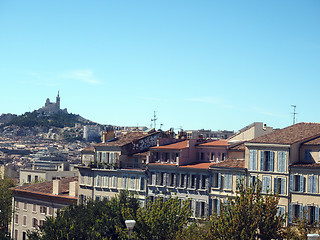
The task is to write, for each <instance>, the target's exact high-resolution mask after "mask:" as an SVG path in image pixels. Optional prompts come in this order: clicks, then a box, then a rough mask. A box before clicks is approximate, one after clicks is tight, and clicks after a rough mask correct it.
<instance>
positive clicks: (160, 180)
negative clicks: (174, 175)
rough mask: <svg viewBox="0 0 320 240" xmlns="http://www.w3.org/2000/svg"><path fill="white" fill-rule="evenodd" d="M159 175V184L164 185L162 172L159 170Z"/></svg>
mask: <svg viewBox="0 0 320 240" xmlns="http://www.w3.org/2000/svg"><path fill="white" fill-rule="evenodd" d="M159 177H160V179H159V185H160V186H163V185H164V172H161V173H160V174H159Z"/></svg>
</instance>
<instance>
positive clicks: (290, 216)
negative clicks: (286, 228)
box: [288, 203, 293, 223]
mask: <svg viewBox="0 0 320 240" xmlns="http://www.w3.org/2000/svg"><path fill="white" fill-rule="evenodd" d="M292 208H293V206H292V204H291V203H290V204H289V211H288V222H289V223H292Z"/></svg>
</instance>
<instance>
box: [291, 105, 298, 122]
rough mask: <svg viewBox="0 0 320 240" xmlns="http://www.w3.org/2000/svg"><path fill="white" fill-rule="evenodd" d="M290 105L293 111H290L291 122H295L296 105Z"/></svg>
mask: <svg viewBox="0 0 320 240" xmlns="http://www.w3.org/2000/svg"><path fill="white" fill-rule="evenodd" d="M291 107H293V113H292V115H293V119H292V122H293V124H295V123H296V115H297V113H296V107H297V106H296V105H291Z"/></svg>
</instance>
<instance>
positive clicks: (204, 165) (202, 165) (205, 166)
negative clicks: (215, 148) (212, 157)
mask: <svg viewBox="0 0 320 240" xmlns="http://www.w3.org/2000/svg"><path fill="white" fill-rule="evenodd" d="M212 164H213V163H194V164H190V165H184V166H179V167H184V168H201V169H210V166H211V165H212Z"/></svg>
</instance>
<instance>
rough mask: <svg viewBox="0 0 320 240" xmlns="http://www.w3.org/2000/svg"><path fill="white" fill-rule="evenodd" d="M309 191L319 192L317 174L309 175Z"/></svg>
mask: <svg viewBox="0 0 320 240" xmlns="http://www.w3.org/2000/svg"><path fill="white" fill-rule="evenodd" d="M308 192H309V193H318V176H316V175H309V176H308Z"/></svg>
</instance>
